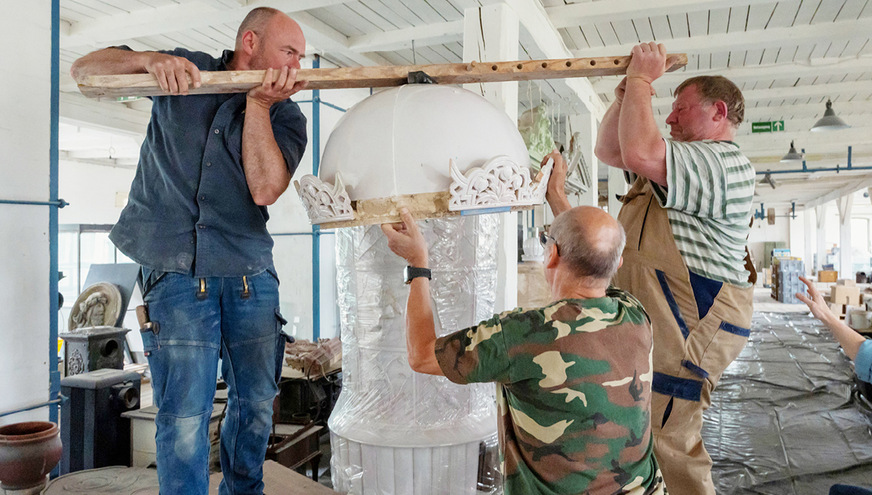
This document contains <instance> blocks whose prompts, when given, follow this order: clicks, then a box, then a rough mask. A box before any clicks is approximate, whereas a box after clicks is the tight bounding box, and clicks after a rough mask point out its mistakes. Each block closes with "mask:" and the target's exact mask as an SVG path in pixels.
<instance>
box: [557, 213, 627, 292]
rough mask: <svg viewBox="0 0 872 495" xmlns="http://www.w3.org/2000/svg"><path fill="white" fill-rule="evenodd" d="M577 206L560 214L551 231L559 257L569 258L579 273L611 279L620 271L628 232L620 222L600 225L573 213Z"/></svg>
mask: <svg viewBox="0 0 872 495" xmlns="http://www.w3.org/2000/svg"><path fill="white" fill-rule="evenodd" d="M575 210H576V208H573V209H572V210H569V211H567V212H564V213H563V214H561V215H558V216H557V218H555V219H554V222H553V223H552V224H551V229H550V230H549V233H550V234H551V236H552V237H554V241H555V242H556V243H557V252H558V254H559V255H560V259H561V260H563V261H566V263H567V265H568V266H569V267H570V268H571V269H572V271H573V272H574V274H575V275H576V276H577V277H588V278H594V279H598V280H609V279H611V278H612V276H613V275H614V274H615V272H616V271H618V266H619V265H620V262H621V254H622V253H623V252H624V244H625V243H626V241H627V236H626V234H625V233H624V228H623V227H621V224H619V223H617V222H613V227H611V228H610V227H608V226H605V225H600V226H599V228H597V227H596V226H592V225H590V224H589V223H590V222H586V221H585V218H584V215H579V214H577V213H576V214H571V212H573V211H575Z"/></svg>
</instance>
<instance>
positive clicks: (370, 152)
mask: <svg viewBox="0 0 872 495" xmlns="http://www.w3.org/2000/svg"><path fill="white" fill-rule="evenodd" d="M529 161H530V159H529V155H528V152H527V149H526V147H525V145H524V140H523V139H522V138H521V135H520V134H519V133H518V130H517V127H516V126H515V123H514V122H512V120H511V119H509V117H508V116H507V115H506V114H505V112H503V111H501V110H499V109H498V108H496V107H494V106H493V105H492V104H491V103H490V102H488V101H487V100H485V99H484V98H482V97H481V96H479V95H477V94H475V93H473V92H471V91H467V90H465V89H461V88H458V87H452V86H440V85H435V84H414V85H405V86H400V87H397V88H392V89H389V90H385V91H382V92H380V93H376V94H374V95H372V96H370V97H369V98H366V99H365V100H363V101H361V102H360V103H358V104H357V105H355V106H354V107H353V108H351V109H350V110H349V111H348V112H347V113H346V114H345V115H344V116H343V117H342V119H341V120H340V121H339V123H338V124H337V126H336V128H335V129H334V130H333V133H332V134H331V135H330V138H329V139H328V141H327V145H326V147H325V149H324V155H323V159H322V161H321V166H320V172H319V177H315V176H313V175H306V176H304V177H302V178H301V179H300V180H299V181H298V182H296V183H295V186H296V188H297V192H298V193H299V194H300V197H301V199H302V200H303V204H304V205H305V206H306V210H307V212H308V214H309V219H310V220H311V222H312V223H313V224H320V225H321V227H322V228H334V227H348V226H354V225H370V224H376V223H385V222H395V221H399V219H400V218H399V208H401V207H406V208H409V210H410V211H411V212H412V214H413V215H414V216H415V218H418V219H422V218H439V217H445V216H455V215H462V214H469V213H485V212H498V211H509V210H517V209H526V208H531V207H532V206H533V205H535V204H541V203H542V202H543V201H544V198H545V187H546V185H547V182H548V176H549V175H550V172H551V167H550V165H548V166H546V167H543V169H542V173H541V174H540V175H541V176H540V177H538V178H536V179H534V178H533V177H531V172H530V168H529V167H528V164H529Z"/></svg>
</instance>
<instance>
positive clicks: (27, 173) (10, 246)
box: [0, 2, 56, 424]
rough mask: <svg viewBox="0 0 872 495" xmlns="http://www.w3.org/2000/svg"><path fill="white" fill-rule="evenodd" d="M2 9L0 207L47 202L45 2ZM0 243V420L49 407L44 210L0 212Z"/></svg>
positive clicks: (42, 413)
mask: <svg viewBox="0 0 872 495" xmlns="http://www.w3.org/2000/svg"><path fill="white" fill-rule="evenodd" d="M3 7H4V8H3V15H2V16H0V44H2V46H5V47H7V49H6V50H4V51H3V63H2V64H0V77H2V79H3V91H2V92H0V149H2V150H3V161H2V165H0V166H2V180H0V199H5V200H24V201H48V200H49V199H50V198H49V178H50V177H49V174H50V161H49V160H50V156H49V145H50V138H51V134H50V133H51V129H50V117H51V116H50V111H51V109H50V101H51V100H50V98H51V79H50V77H51V2H6V3H5V4H4V6H3ZM11 47H15V48H14V49H12V48H11ZM0 238H2V239H3V242H2V243H0V278H2V280H3V281H4V283H3V284H0V301H2V309H0V412H2V411H8V410H12V409H17V408H20V407H24V406H28V405H32V404H37V403H41V402H44V401H46V400H48V399H49V366H50V363H49V349H48V347H49V344H48V341H49V330H50V329H49V326H50V319H49V314H50V307H51V306H50V304H51V302H50V301H51V299H50V297H49V296H50V294H49V270H50V265H49V260H50V253H49V246H50V243H49V207H48V206H24V205H7V204H0ZM55 297H56V296H55ZM51 364H52V365H56V363H51ZM47 411H48V410H47V409H45V408H43V409H39V410H36V411H32V412H27V413H21V414H16V415H12V416H6V417H3V418H0V424H8V423H15V422H18V421H26V420H29V419H47V418H48V412H47Z"/></svg>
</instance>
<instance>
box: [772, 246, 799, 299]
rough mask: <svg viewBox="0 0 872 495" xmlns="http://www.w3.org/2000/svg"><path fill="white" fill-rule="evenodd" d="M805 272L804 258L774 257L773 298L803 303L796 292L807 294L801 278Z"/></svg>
mask: <svg viewBox="0 0 872 495" xmlns="http://www.w3.org/2000/svg"><path fill="white" fill-rule="evenodd" d="M804 273H805V264H804V263H803V262H802V258H796V257H791V256H784V257H778V258H773V259H772V274H773V277H772V298H773V299H775V300H776V301H779V302H783V303H787V304H802V301H800V300H799V299H797V298H796V293H797V292H799V293H801V294H806V287H805V284H803V283H802V281H801V280H799V277H800V275H802V274H804Z"/></svg>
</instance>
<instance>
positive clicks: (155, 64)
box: [70, 48, 200, 94]
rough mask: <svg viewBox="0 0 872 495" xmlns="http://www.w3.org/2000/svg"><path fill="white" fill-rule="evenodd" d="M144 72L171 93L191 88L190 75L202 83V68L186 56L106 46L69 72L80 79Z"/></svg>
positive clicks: (194, 85)
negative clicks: (189, 85)
mask: <svg viewBox="0 0 872 495" xmlns="http://www.w3.org/2000/svg"><path fill="white" fill-rule="evenodd" d="M143 73H149V74H152V75H153V76H154V77H155V79H156V80H157V82H158V84H159V85H160V87H161V89H163V90H164V91H166V92H168V93H170V94H186V93H187V92H188V75H190V77H191V83H192V85H193V87H195V88H199V87H200V69H198V68H197V66H196V65H194V63H193V62H191V61H190V60H188V59H186V58H184V57H176V56H174V55H168V54H166V53H159V52H149V51H146V52H136V51H132V50H123V49H121V48H103V49H102V50H97V51H93V52H91V53H89V54H87V55H85V56H83V57H81V58H79V59H77V60H76V61H75V62H73V65H72V66H71V67H70V75H71V76H73V79H74V80H75V81H76V82H79V83H80V82H82V80H83V79H84V78H85V77H87V76H96V75H113V74H143Z"/></svg>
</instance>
